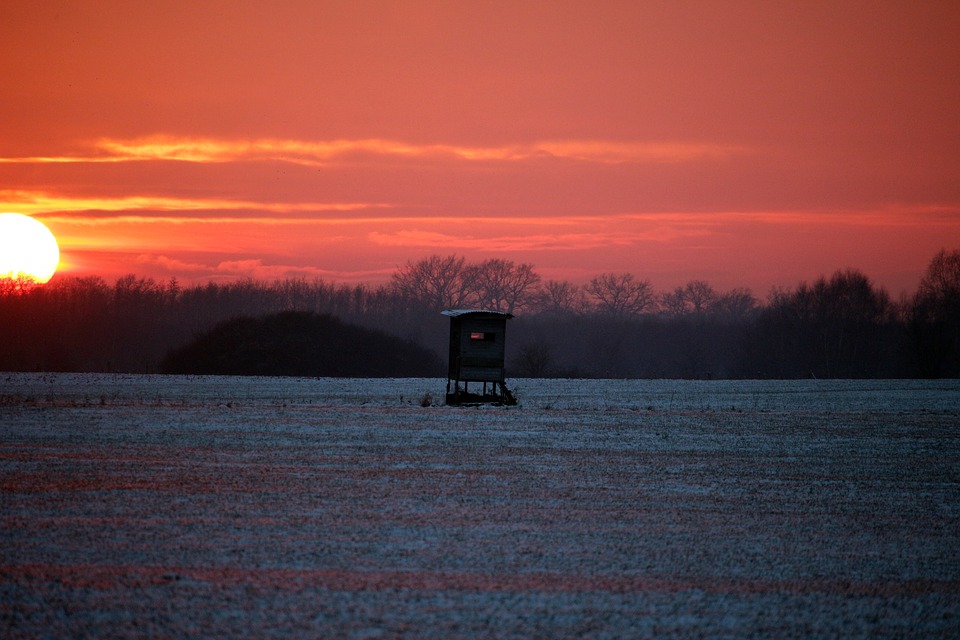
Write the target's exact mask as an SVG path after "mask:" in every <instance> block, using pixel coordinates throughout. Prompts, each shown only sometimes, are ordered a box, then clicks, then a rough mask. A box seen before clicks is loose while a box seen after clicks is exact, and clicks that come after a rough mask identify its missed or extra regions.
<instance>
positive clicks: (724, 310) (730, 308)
mask: <svg viewBox="0 0 960 640" xmlns="http://www.w3.org/2000/svg"><path fill="white" fill-rule="evenodd" d="M756 308H757V299H756V298H755V297H754V296H753V292H752V291H750V289H746V288H743V287H738V288H736V289H731V290H730V291H727V292H726V293H721V294H720V295H719V296H717V299H716V300H715V301H714V303H713V307H712V309H713V312H714V314H715V315H717V316H720V317H723V318H725V319H727V320H733V321H740V320H743V319H745V318H746V317H747V316H748V315H749V314H751V313H753V312H754V311H755V310H756Z"/></svg>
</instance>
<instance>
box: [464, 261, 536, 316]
mask: <svg viewBox="0 0 960 640" xmlns="http://www.w3.org/2000/svg"><path fill="white" fill-rule="evenodd" d="M467 273H468V274H469V277H468V278H467V280H468V281H469V284H470V285H471V286H472V289H473V291H472V293H473V294H474V296H475V300H476V302H477V305H478V306H479V307H480V308H482V309H489V310H492V311H505V312H507V313H513V312H514V311H515V310H517V309H518V308H522V307H523V306H525V305H527V304H528V303H529V301H530V297H531V295H532V293H533V291H534V288H535V287H536V285H537V284H538V283H539V282H540V276H539V275H538V274H537V273H536V272H535V271H534V270H533V265H530V264H526V263H523V264H514V262H513V261H512V260H501V259H499V258H493V259H491V260H485V261H484V262H481V263H480V264H478V265H474V266H470V267H467Z"/></svg>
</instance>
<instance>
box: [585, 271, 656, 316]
mask: <svg viewBox="0 0 960 640" xmlns="http://www.w3.org/2000/svg"><path fill="white" fill-rule="evenodd" d="M586 291H587V293H589V294H590V295H591V296H593V298H594V299H595V300H596V307H597V311H599V312H600V313H603V314H607V315H612V316H619V317H626V316H636V315H639V314H641V313H643V312H644V311H645V310H648V309H650V308H652V307H653V305H654V293H653V287H652V286H651V285H650V281H649V280H636V279H634V277H633V274H630V273H602V274H600V275H599V276H597V277H596V278H593V279H592V280H591V281H590V283H589V284H587V285H586Z"/></svg>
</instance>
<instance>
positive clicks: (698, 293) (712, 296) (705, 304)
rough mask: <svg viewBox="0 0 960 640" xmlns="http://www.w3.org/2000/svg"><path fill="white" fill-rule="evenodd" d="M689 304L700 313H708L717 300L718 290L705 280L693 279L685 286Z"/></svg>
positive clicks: (695, 311)
mask: <svg viewBox="0 0 960 640" xmlns="http://www.w3.org/2000/svg"><path fill="white" fill-rule="evenodd" d="M683 290H684V293H685V294H686V301H687V305H688V306H689V308H690V311H692V312H693V313H695V314H697V315H700V314H703V313H706V312H707V311H709V310H710V307H711V306H713V303H714V302H716V300H717V292H716V291H714V290H713V287H712V286H710V283H709V282H707V281H705V280H691V281H690V282H688V283H687V285H686V286H685V287H684V289H683Z"/></svg>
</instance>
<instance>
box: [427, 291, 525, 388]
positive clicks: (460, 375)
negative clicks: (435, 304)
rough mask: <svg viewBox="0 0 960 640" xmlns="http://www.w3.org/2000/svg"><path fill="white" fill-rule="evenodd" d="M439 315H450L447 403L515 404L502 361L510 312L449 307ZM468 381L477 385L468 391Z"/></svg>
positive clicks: (510, 316)
mask: <svg viewBox="0 0 960 640" xmlns="http://www.w3.org/2000/svg"><path fill="white" fill-rule="evenodd" d="M443 315H445V316H449V318H450V360H449V366H448V370H447V404H450V405H459V404H470V403H477V402H490V403H496V404H516V403H517V401H516V399H515V398H514V397H513V394H512V393H510V390H509V389H507V386H506V374H505V369H504V364H503V363H504V353H505V351H504V346H505V342H506V341H505V338H506V333H507V320H509V319H510V318H512V317H513V316H512V315H511V314H509V313H504V312H502V311H479V310H472V309H449V310H447V311H444V312H443ZM471 382H473V383H480V385H479V386H477V387H474V390H473V391H471V390H470V389H469V383H471Z"/></svg>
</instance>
